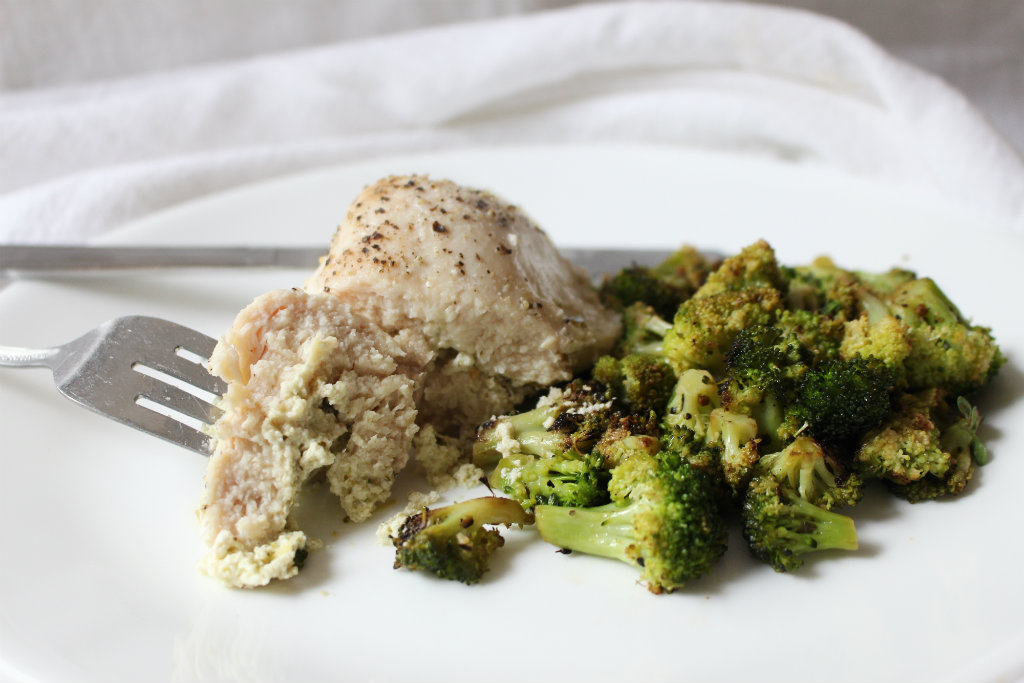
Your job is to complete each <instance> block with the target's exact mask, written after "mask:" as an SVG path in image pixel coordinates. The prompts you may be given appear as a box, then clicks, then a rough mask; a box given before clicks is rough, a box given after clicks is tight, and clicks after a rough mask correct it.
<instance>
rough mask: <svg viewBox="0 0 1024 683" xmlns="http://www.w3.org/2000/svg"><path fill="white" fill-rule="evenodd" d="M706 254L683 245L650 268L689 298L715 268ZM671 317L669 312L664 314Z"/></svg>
mask: <svg viewBox="0 0 1024 683" xmlns="http://www.w3.org/2000/svg"><path fill="white" fill-rule="evenodd" d="M716 267H717V266H716V264H714V263H712V261H710V260H709V259H708V257H707V256H705V255H704V254H702V253H701V252H700V251H698V250H697V248H696V247H693V246H691V245H683V246H682V247H680V248H679V249H676V250H675V251H674V252H672V253H671V254H670V255H669V257H668V258H666V259H665V260H664V261H662V262H661V263H659V264H658V265H656V266H655V267H654V268H652V269H651V270H652V272H653V273H654V275H655V276H656V277H658V278H661V279H662V280H664V281H666V282H669V283H671V284H673V285H675V286H677V287H679V288H680V289H683V290H685V291H686V292H688V293H687V295H686V296H685V297H684V298H689V297H690V296H692V295H693V293H694V292H695V291H697V289H698V288H699V287H700V286H701V285H702V284H704V281H705V280H707V278H708V275H709V274H710V273H711V271H712V270H714V269H715V268H716ZM665 317H667V318H671V317H672V316H671V314H670V315H667V316H665Z"/></svg>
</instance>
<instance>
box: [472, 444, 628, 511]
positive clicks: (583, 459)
mask: <svg viewBox="0 0 1024 683" xmlns="http://www.w3.org/2000/svg"><path fill="white" fill-rule="evenodd" d="M604 465H605V462H604V458H603V457H602V456H601V455H600V454H598V453H588V454H582V455H581V454H579V453H560V454H558V455H554V456H552V457H539V456H535V455H526V454H515V455H509V456H506V457H504V458H502V459H501V460H500V461H499V462H498V465H497V466H496V467H495V468H494V471H493V472H491V475H490V477H489V479H488V483H489V484H490V485H491V486H492V487H494V488H495V489H497V490H499V491H501V492H502V493H504V494H506V495H507V496H509V497H510V498H513V499H514V500H516V501H518V502H519V503H520V504H522V506H523V507H524V508H526V509H530V508H531V507H533V506H534V505H538V504H540V505H565V506H571V507H592V506H595V505H601V504H603V503H607V502H608V480H609V478H610V474H609V472H608V470H607V469H606V468H605V466H604Z"/></svg>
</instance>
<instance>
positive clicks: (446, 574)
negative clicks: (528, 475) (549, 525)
mask: <svg viewBox="0 0 1024 683" xmlns="http://www.w3.org/2000/svg"><path fill="white" fill-rule="evenodd" d="M532 523H533V519H532V515H530V514H529V513H528V512H526V511H525V510H524V509H523V508H522V506H521V505H520V504H519V503H517V502H516V501H514V500H510V499H508V498H497V497H484V498H473V499H471V500H466V501H463V502H461V503H455V504H453V505H448V506H446V507H441V508H436V509H434V510H429V509H424V510H422V511H421V512H418V513H416V514H414V515H411V516H410V517H408V518H407V519H406V520H405V522H404V523H403V524H402V526H401V527H400V529H399V530H398V533H397V535H396V536H392V538H391V541H392V543H394V546H395V569H398V568H400V567H405V568H406V569H416V570H421V571H427V572H430V573H432V574H434V575H436V576H439V577H440V578H442V579H450V580H452V581H461V582H462V583H467V584H471V583H476V582H478V581H479V580H480V578H481V577H482V576H483V575H484V573H485V572H486V571H487V569H488V567H489V563H490V558H491V554H492V553H493V552H494V551H495V550H496V549H498V548H500V547H501V546H502V545H504V543H505V539H504V538H502V536H501V534H500V533H498V531H497V530H496V529H494V528H489V527H488V526H485V525H500V524H503V525H505V526H511V525H513V524H519V525H524V524H532Z"/></svg>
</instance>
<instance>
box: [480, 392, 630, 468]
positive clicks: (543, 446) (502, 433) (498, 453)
mask: <svg viewBox="0 0 1024 683" xmlns="http://www.w3.org/2000/svg"><path fill="white" fill-rule="evenodd" d="M615 414H616V402H615V397H614V395H613V394H612V393H611V392H610V391H609V390H608V388H607V387H606V386H605V385H604V384H602V383H600V382H596V381H593V380H584V379H580V378H577V379H574V380H572V381H571V382H570V383H569V384H568V385H566V387H565V388H563V389H557V388H556V389H552V391H551V392H550V393H549V394H547V395H546V396H543V397H541V399H540V400H538V402H537V405H536V407H535V408H532V409H530V410H527V411H525V412H522V413H516V414H513V415H503V416H500V417H496V418H492V419H490V420H488V421H486V422H484V423H483V424H482V425H480V427H478V428H477V433H476V437H475V440H474V442H473V462H474V463H476V464H477V465H478V466H480V467H485V468H489V467H493V465H494V464H495V463H496V462H497V461H498V460H499V459H500V458H501V457H503V456H506V455H510V454H512V453H526V454H532V455H540V456H552V455H555V454H556V453H561V452H564V451H577V452H580V453H585V452H587V451H589V450H591V448H592V447H593V445H594V444H595V443H596V442H597V440H598V439H599V438H600V437H601V434H602V433H603V432H604V431H605V429H607V427H608V424H609V422H610V421H611V419H612V417H613V416H614V415H615Z"/></svg>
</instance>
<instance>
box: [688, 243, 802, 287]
mask: <svg viewBox="0 0 1024 683" xmlns="http://www.w3.org/2000/svg"><path fill="white" fill-rule="evenodd" d="M786 287H787V282H786V278H785V276H784V275H783V272H782V269H781V268H780V267H779V262H778V260H777V259H776V258H775V250H774V249H772V247H771V245H770V244H768V242H766V241H764V240H759V241H757V242H755V243H753V244H751V245H748V246H746V247H744V248H743V249H741V250H740V252H739V253H738V254H735V255H733V256H730V257H728V258H726V259H724V260H723V261H722V263H721V264H719V266H718V267H717V268H716V269H715V270H714V271H712V272H711V273H709V274H708V276H707V278H706V279H705V281H704V284H703V285H701V287H700V289H698V290H697V291H696V292H695V293H694V296H695V297H704V296H711V295H716V294H721V293H723V292H735V291H739V290H745V289H774V290H777V291H785V289H786Z"/></svg>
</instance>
